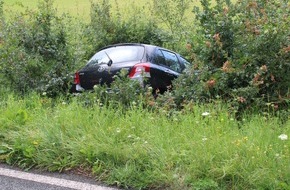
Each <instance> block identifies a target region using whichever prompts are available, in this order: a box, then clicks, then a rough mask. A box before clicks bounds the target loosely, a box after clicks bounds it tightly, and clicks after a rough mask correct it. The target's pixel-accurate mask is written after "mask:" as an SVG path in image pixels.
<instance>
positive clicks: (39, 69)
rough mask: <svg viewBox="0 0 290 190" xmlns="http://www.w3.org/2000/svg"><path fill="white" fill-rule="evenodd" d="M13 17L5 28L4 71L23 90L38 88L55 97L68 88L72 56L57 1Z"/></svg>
mask: <svg viewBox="0 0 290 190" xmlns="http://www.w3.org/2000/svg"><path fill="white" fill-rule="evenodd" d="M11 17H12V15H11ZM10 19H11V18H10ZM12 19H13V22H6V23H5V25H4V27H3V28H2V29H1V31H2V32H3V37H4V39H5V40H4V42H3V45H2V46H1V49H0V51H1V65H2V68H1V73H2V74H3V76H4V77H5V79H6V82H7V83H8V84H10V85H11V86H12V88H13V89H15V90H16V91H18V92H21V93H25V92H26V91H28V90H32V89H34V90H35V89H36V90H38V91H45V92H47V94H48V95H51V96H53V95H56V94H59V93H62V92H63V91H65V89H66V85H67V82H68V74H69V71H70V59H71V58H70V55H69V47H68V42H67V32H66V29H65V26H66V25H65V24H64V23H63V19H64V18H63V17H59V16H57V14H56V10H55V9H54V8H53V1H52V0H50V1H41V2H40V3H39V7H38V10H37V11H35V12H34V11H31V10H27V11H26V12H24V13H18V14H16V15H15V16H14V17H13V18H12Z"/></svg>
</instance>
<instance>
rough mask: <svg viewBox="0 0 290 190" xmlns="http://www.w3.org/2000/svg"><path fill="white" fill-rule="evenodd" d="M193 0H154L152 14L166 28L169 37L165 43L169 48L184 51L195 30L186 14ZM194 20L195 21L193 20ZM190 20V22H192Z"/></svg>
mask: <svg viewBox="0 0 290 190" xmlns="http://www.w3.org/2000/svg"><path fill="white" fill-rule="evenodd" d="M191 2H192V0H163V1H158V0H153V6H152V10H151V11H152V12H154V13H155V14H154V16H155V17H156V20H158V22H159V23H160V25H161V27H164V28H166V30H167V31H168V37H167V39H166V41H165V43H164V45H165V46H166V47H167V48H170V49H173V50H176V51H177V50H179V51H182V50H184V49H185V48H184V47H183V46H184V45H185V44H186V42H187V40H188V38H189V36H190V33H191V30H193V29H194V26H192V25H191V24H190V23H189V20H190V19H189V18H188V17H187V15H186V13H187V11H188V10H189V9H190V8H191V7H190V5H191ZM192 20H193V19H192ZM192 20H190V21H192Z"/></svg>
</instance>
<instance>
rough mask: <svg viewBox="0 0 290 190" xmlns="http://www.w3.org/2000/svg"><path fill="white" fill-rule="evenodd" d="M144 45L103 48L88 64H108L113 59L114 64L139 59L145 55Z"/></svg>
mask: <svg viewBox="0 0 290 190" xmlns="http://www.w3.org/2000/svg"><path fill="white" fill-rule="evenodd" d="M144 51H145V48H144V47H143V46H116V47H110V48H107V49H103V50H101V51H99V52H98V53H96V54H95V55H94V56H93V57H92V58H91V59H90V60H89V62H88V65H95V64H103V63H105V64H107V63H109V61H110V60H112V62H113V64H115V63H120V62H128V61H139V60H141V59H142V58H143V56H144Z"/></svg>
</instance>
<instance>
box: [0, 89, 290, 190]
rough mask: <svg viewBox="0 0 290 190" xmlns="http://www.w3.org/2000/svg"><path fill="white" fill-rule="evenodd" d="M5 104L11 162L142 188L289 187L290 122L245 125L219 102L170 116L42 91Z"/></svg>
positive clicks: (0, 153)
mask: <svg viewBox="0 0 290 190" xmlns="http://www.w3.org/2000/svg"><path fill="white" fill-rule="evenodd" d="M2 97H3V96H2ZM0 104H1V108H0V111H1V113H2V114H1V115H0V123H1V125H0V131H1V135H0V139H1V144H0V158H1V160H2V161H5V162H8V163H9V164H17V165H19V166H21V167H23V168H30V167H38V168H42V169H46V170H49V171H64V170H71V169H76V168H78V169H79V170H80V169H81V170H83V171H84V172H89V173H92V174H93V175H94V176H95V177H96V179H97V180H100V181H103V182H106V183H107V184H109V185H118V186H121V187H133V188H136V189H139V188H141V189H142V188H144V189H287V188H289V184H290V181H289V180H290V163H289V159H290V151H289V150H290V149H289V147H290V141H289V139H288V140H281V139H279V138H278V136H279V135H281V134H287V135H288V136H289V134H290V122H289V121H288V122H287V123H286V124H285V125H283V126H281V125H279V121H278V119H277V118H274V117H273V118H264V117H262V116H249V117H248V118H245V120H244V121H243V123H242V124H241V125H238V124H237V122H236V121H235V120H234V119H232V118H230V117H229V116H228V115H227V111H226V109H224V107H223V106H222V105H221V104H219V103H216V104H210V105H204V106H197V105H194V106H193V107H192V108H191V109H188V110H185V111H183V112H177V113H175V114H173V115H171V116H170V117H168V114H167V112H165V111H160V112H158V111H155V112H153V111H148V110H146V109H142V108H140V107H139V106H132V108H131V109H129V110H128V111H125V112H124V111H123V110H121V109H116V108H115V109H113V108H105V107H99V106H97V105H95V106H92V107H86V106H82V105H80V104H79V103H78V101H77V99H72V101H71V102H70V103H68V102H66V101H64V100H61V99H60V100H58V101H56V102H54V101H53V100H51V99H48V98H44V97H39V96H38V95H36V94H31V95H30V96H29V97H26V98H24V99H21V98H18V97H16V96H13V95H6V96H4V97H3V98H2V99H1V102H0ZM204 112H209V113H210V115H208V116H202V113H204Z"/></svg>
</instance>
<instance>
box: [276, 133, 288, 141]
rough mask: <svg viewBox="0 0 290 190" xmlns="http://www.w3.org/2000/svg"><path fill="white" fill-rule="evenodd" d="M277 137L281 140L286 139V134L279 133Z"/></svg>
mask: <svg viewBox="0 0 290 190" xmlns="http://www.w3.org/2000/svg"><path fill="white" fill-rule="evenodd" d="M278 138H279V139H281V140H282V141H285V140H287V139H288V136H287V135H286V134H281V135H279V136H278Z"/></svg>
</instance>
